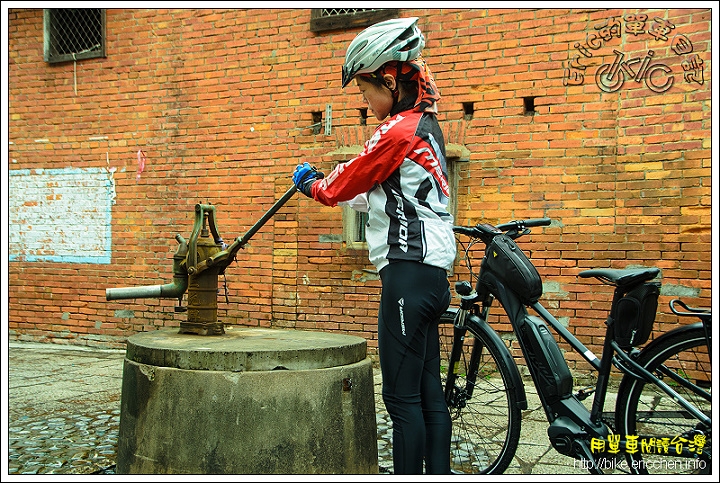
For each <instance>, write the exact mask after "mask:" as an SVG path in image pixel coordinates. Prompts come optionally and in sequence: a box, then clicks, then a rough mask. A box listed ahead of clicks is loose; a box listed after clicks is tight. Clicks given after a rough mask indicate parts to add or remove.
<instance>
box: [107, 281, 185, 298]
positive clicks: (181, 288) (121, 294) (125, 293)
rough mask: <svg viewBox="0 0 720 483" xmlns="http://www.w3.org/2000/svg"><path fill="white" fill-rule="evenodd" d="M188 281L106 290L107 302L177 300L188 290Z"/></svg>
mask: <svg viewBox="0 0 720 483" xmlns="http://www.w3.org/2000/svg"><path fill="white" fill-rule="evenodd" d="M187 286H188V281H187V278H185V280H178V279H175V280H174V281H173V283H166V284H164V285H146V286H143V287H118V288H108V289H105V298H106V299H107V300H123V299H150V298H167V299H177V298H180V297H182V296H183V294H184V293H185V290H187Z"/></svg>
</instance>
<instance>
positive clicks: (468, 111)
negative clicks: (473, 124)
mask: <svg viewBox="0 0 720 483" xmlns="http://www.w3.org/2000/svg"><path fill="white" fill-rule="evenodd" d="M462 106H463V113H464V115H465V120H466V121H469V120H470V119H472V118H473V116H474V115H475V103H474V102H463V105H462Z"/></svg>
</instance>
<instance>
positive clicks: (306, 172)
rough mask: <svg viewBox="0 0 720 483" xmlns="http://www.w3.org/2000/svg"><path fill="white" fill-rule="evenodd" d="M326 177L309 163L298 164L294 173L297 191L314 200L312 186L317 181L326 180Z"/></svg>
mask: <svg viewBox="0 0 720 483" xmlns="http://www.w3.org/2000/svg"><path fill="white" fill-rule="evenodd" d="M324 177H325V175H324V174H323V173H321V172H320V171H318V170H317V169H315V168H313V167H312V166H310V164H309V163H303V164H298V165H297V168H295V173H293V177H292V179H293V183H295V186H296V187H297V189H298V190H299V191H300V192H302V194H304V195H305V196H307V197H308V198H312V191H311V188H312V185H313V183H314V182H315V181H317V180H319V179H322V178H324Z"/></svg>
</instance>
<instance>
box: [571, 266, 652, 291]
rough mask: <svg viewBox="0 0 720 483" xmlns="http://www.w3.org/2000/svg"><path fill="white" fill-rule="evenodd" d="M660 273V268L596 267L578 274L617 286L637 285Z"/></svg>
mask: <svg viewBox="0 0 720 483" xmlns="http://www.w3.org/2000/svg"><path fill="white" fill-rule="evenodd" d="M659 273H660V269H658V268H654V267H653V268H637V269H635V268H620V269H614V268H594V269H591V270H583V271H582V272H580V273H579V274H578V275H579V276H580V277H582V278H590V277H595V278H597V279H598V280H600V281H601V282H605V283H609V284H611V285H615V286H623V285H635V284H638V283H642V282H645V281H648V280H652V279H653V278H655V277H657V276H658V274H659Z"/></svg>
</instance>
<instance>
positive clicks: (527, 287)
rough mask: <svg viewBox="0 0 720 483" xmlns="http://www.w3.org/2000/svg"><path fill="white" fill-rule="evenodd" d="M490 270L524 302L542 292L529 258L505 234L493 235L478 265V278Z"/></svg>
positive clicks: (538, 277)
mask: <svg viewBox="0 0 720 483" xmlns="http://www.w3.org/2000/svg"><path fill="white" fill-rule="evenodd" d="M487 272H491V273H492V274H494V275H495V277H496V278H497V279H498V280H500V281H501V282H502V284H503V285H505V286H506V287H507V288H509V289H511V290H512V291H513V292H515V293H516V294H517V295H518V296H519V297H520V299H521V300H522V301H523V303H525V304H532V303H535V302H537V300H538V299H539V298H540V296H541V295H542V293H543V287H542V279H541V278H540V274H539V273H538V271H537V269H536V268H535V267H534V266H533V264H532V263H531V262H530V259H529V258H528V257H527V256H526V255H525V254H524V253H523V251H522V250H521V249H520V247H518V246H517V244H516V243H515V241H513V239H512V238H510V237H509V236H507V235H506V234H504V233H503V234H500V235H496V236H494V237H493V239H492V241H491V242H490V244H489V245H488V246H487V248H486V250H485V256H484V257H483V261H482V264H481V265H480V278H482V274H483V273H487Z"/></svg>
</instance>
